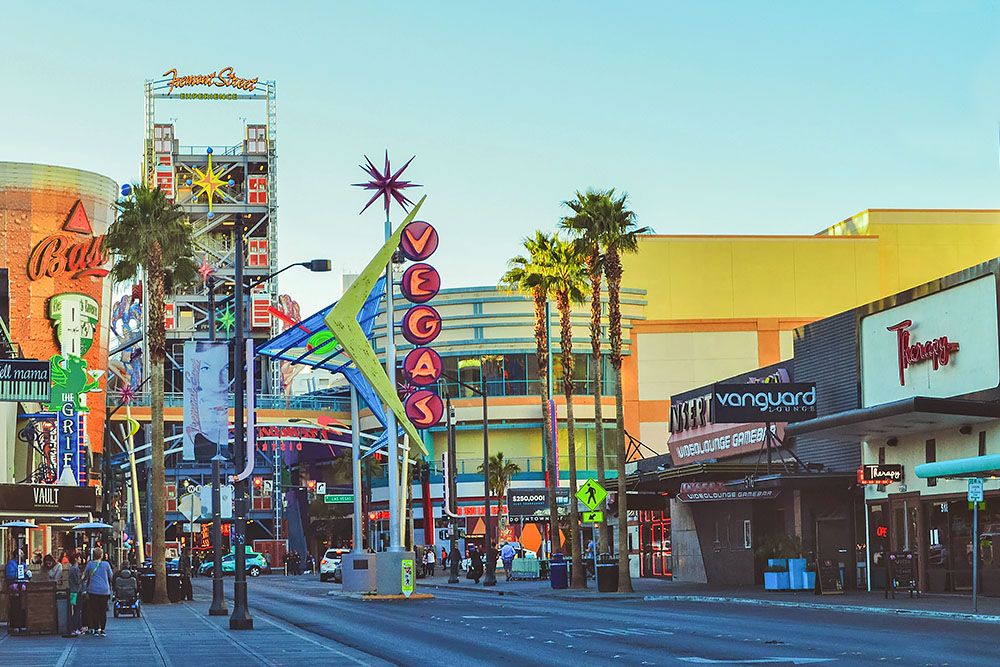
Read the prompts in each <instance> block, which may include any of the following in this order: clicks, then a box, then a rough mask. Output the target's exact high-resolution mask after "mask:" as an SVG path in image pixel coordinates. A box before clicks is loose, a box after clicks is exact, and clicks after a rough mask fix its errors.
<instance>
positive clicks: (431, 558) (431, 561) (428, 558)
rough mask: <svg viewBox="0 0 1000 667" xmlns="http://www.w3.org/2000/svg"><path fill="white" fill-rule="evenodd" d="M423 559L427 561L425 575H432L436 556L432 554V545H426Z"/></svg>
mask: <svg viewBox="0 0 1000 667" xmlns="http://www.w3.org/2000/svg"><path fill="white" fill-rule="evenodd" d="M424 559H425V560H426V562H427V572H426V576H428V577H433V576H434V566H435V565H436V564H437V558H435V556H434V547H427V552H426V554H425V555H424Z"/></svg>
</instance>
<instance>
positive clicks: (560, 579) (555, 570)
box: [549, 554, 569, 590]
mask: <svg viewBox="0 0 1000 667" xmlns="http://www.w3.org/2000/svg"><path fill="white" fill-rule="evenodd" d="M549 583H550V584H551V585H552V588H554V589H557V590H558V589H562V588H569V563H567V562H566V557H565V556H563V555H562V554H553V556H552V560H551V561H550V562H549Z"/></svg>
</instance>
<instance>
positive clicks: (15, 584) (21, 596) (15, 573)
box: [4, 549, 31, 632]
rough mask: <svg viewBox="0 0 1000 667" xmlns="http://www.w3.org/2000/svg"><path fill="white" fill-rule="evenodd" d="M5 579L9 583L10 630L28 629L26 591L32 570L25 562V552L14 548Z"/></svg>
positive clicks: (8, 612)
mask: <svg viewBox="0 0 1000 667" xmlns="http://www.w3.org/2000/svg"><path fill="white" fill-rule="evenodd" d="M4 579H5V580H6V583H7V603H8V607H7V627H8V628H9V629H10V630H18V631H21V632H24V631H26V630H27V629H28V628H27V627H26V625H27V611H28V610H27V608H26V606H25V605H26V595H25V593H24V591H25V589H26V588H27V586H28V582H29V581H31V570H30V569H28V565H27V563H25V562H24V552H23V551H21V550H20V549H14V551H13V552H12V553H11V555H10V560H9V561H7V566H6V567H4Z"/></svg>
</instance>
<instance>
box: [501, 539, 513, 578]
mask: <svg viewBox="0 0 1000 667" xmlns="http://www.w3.org/2000/svg"><path fill="white" fill-rule="evenodd" d="M516 555H517V550H516V549H514V545H513V544H511V543H510V542H504V544H503V546H502V547H500V560H501V561H503V571H504V574H506V575H507V581H510V579H511V577H513V576H514V556H516Z"/></svg>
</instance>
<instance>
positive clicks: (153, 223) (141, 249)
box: [104, 185, 197, 602]
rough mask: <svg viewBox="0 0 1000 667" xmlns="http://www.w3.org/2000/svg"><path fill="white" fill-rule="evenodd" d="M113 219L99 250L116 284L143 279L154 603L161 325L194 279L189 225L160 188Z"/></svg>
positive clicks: (135, 197) (160, 547)
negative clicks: (172, 299)
mask: <svg viewBox="0 0 1000 667" xmlns="http://www.w3.org/2000/svg"><path fill="white" fill-rule="evenodd" d="M117 206H118V220H117V221H116V222H115V223H114V224H113V225H111V227H110V229H109V230H108V233H107V235H106V236H105V237H104V247H105V248H106V249H107V251H108V252H109V253H110V254H111V255H112V257H113V261H114V267H113V268H112V270H111V277H112V279H114V280H115V281H118V282H125V281H131V280H133V279H135V278H136V277H138V276H139V275H140V273H145V275H146V294H147V298H148V303H147V304H145V306H146V308H148V311H147V313H148V320H149V329H148V331H146V345H147V346H148V350H149V361H150V368H149V381H150V382H149V386H150V392H151V394H152V401H151V404H150V405H151V410H150V426H151V430H152V457H151V463H150V465H151V466H152V472H153V476H152V481H151V483H152V487H153V488H152V490H151V495H152V501H153V511H152V525H153V535H152V542H153V554H152V556H153V567H154V568H155V572H156V589H155V591H154V594H153V602H166V601H167V570H166V551H165V542H166V510H167V505H166V479H165V474H164V458H163V362H164V360H165V359H166V330H165V322H164V320H163V313H164V293H165V290H166V289H167V288H171V289H172V288H174V287H176V286H179V285H182V284H184V283H188V282H192V281H193V280H194V278H195V276H196V275H197V268H196V266H195V263H194V248H193V243H192V237H191V225H190V223H189V222H188V220H187V218H186V217H185V215H184V213H183V211H181V209H180V207H178V206H177V205H176V204H174V203H173V202H171V201H170V200H168V199H167V197H166V195H164V193H163V191H162V190H160V189H159V188H150V187H148V186H146V185H133V186H132V193H131V196H129V197H128V198H126V199H123V200H122V201H120V202H119V203H118V205H117Z"/></svg>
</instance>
